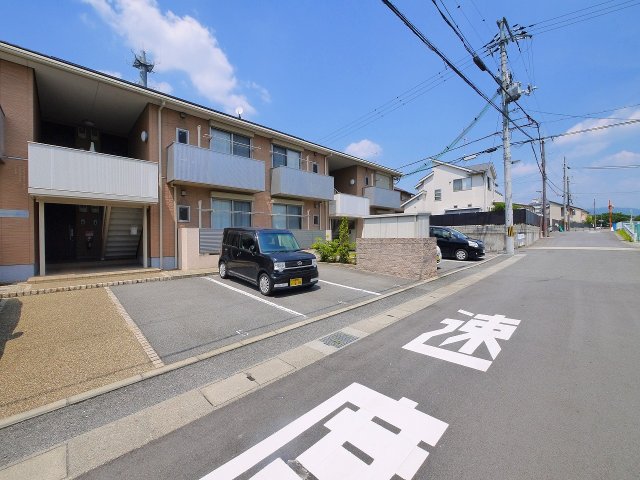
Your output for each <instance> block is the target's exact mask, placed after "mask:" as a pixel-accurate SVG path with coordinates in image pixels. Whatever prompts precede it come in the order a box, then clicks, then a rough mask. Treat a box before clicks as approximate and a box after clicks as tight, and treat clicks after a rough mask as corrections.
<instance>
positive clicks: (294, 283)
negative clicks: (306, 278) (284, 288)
mask: <svg viewBox="0 0 640 480" xmlns="http://www.w3.org/2000/svg"><path fill="white" fill-rule="evenodd" d="M300 285H302V279H301V278H292V279H291V280H289V286H290V287H299V286H300Z"/></svg>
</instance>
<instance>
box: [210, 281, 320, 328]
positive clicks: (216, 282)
mask: <svg viewBox="0 0 640 480" xmlns="http://www.w3.org/2000/svg"><path fill="white" fill-rule="evenodd" d="M203 278H204V279H205V280H208V281H209V282H213V283H215V284H216V285H220V286H222V287H224V288H228V289H229V290H233V291H234V292H238V293H241V294H242V295H246V296H247V297H251V298H253V299H254V300H257V301H258V302H262V303H266V304H267V305H271V306H272V307H275V308H277V309H278V310H282V311H284V312H287V313H291V314H293V315H298V316H299V317H304V318H307V316H306V315H305V314H304V313H300V312H296V311H295V310H291V309H289V308H286V307H283V306H281V305H278V304H277V303H273V302H270V301H268V300H265V299H264V298H260V297H258V296H256V295H253V294H251V293H249V292H245V291H244V290H240V289H239V288H236V287H232V286H231V285H227V284H225V283H222V282H219V281H218V280H214V279H213V278H210V277H203Z"/></svg>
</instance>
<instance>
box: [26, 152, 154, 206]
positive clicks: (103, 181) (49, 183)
mask: <svg viewBox="0 0 640 480" xmlns="http://www.w3.org/2000/svg"><path fill="white" fill-rule="evenodd" d="M29 194H31V195H35V196H40V197H57V198H73V199H79V200H81V199H85V200H100V201H117V202H136V203H158V165H157V164H156V163H152V162H147V161H145V160H136V159H134V158H127V157H118V156H116V155H107V154H104V153H96V152H89V151H86V150H77V149H74V148H66V147H58V146H54V145H45V144H42V143H32V142H29Z"/></svg>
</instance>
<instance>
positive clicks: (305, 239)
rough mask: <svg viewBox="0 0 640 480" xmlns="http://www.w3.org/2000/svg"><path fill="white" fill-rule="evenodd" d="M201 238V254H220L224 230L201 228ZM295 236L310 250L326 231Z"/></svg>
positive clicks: (301, 231)
mask: <svg viewBox="0 0 640 480" xmlns="http://www.w3.org/2000/svg"><path fill="white" fill-rule="evenodd" d="M199 230H200V232H199V236H200V248H199V251H200V254H201V255H207V254H220V249H221V247H222V232H223V229H218V228H201V229H199ZM291 232H292V233H293V236H294V237H296V240H297V241H298V245H300V248H302V249H308V248H310V247H311V244H312V243H314V242H315V241H316V239H317V238H321V239H323V240H324V238H325V235H326V234H325V231H324V230H291Z"/></svg>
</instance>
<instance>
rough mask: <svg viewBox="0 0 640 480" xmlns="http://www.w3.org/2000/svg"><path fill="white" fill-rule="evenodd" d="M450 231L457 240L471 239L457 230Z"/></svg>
mask: <svg viewBox="0 0 640 480" xmlns="http://www.w3.org/2000/svg"><path fill="white" fill-rule="evenodd" d="M449 230H451V233H452V234H453V236H454V237H457V238H459V239H461V240H466V239H467V238H469V237H467V236H466V235H465V234H464V233H462V232H459V231H458V230H456V229H455V228H450V229H449Z"/></svg>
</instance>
